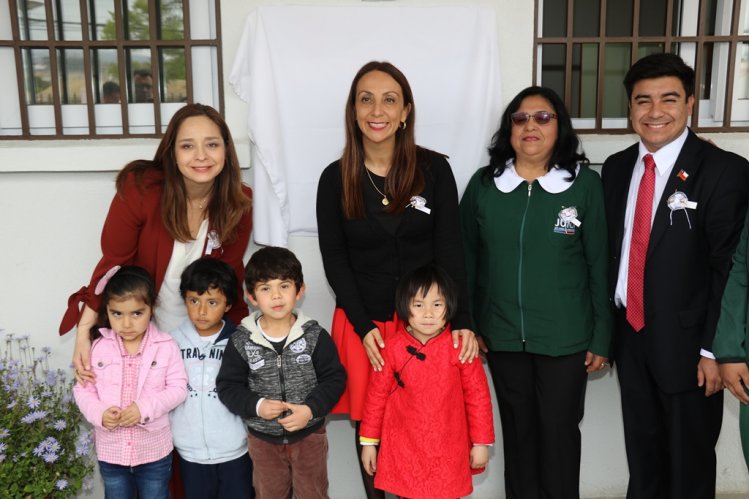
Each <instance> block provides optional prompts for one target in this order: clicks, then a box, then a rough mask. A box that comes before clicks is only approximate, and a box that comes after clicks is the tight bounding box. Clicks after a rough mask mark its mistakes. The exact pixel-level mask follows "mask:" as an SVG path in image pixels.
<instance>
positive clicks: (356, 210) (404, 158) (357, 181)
mask: <svg viewBox="0 0 749 499" xmlns="http://www.w3.org/2000/svg"><path fill="white" fill-rule="evenodd" d="M372 71H382V72H383V73H387V74H388V75H390V76H391V77H392V78H393V79H394V80H395V81H396V83H398V85H400V87H401V91H402V92H403V105H404V106H409V105H410V106H411V110H410V112H409V113H408V116H407V117H406V129H405V130H403V129H402V128H398V131H397V132H396V133H395V151H394V152H393V162H392V165H391V167H390V171H389V172H388V175H387V177H386V178H385V193H387V195H388V197H389V198H390V201H391V202H390V204H389V205H388V206H387V207H386V208H385V211H386V212H388V213H398V212H401V211H403V210H404V209H405V207H406V205H407V204H408V201H409V199H411V196H413V195H415V194H418V193H419V192H421V191H422V189H423V188H424V175H423V172H422V171H421V169H420V168H418V162H419V158H418V156H420V154H419V151H418V149H419V148H418V147H417V146H416V139H415V138H414V122H415V120H416V108H415V107H414V99H413V92H412V91H411V86H410V85H409V84H408V80H407V79H406V77H405V76H404V75H403V73H401V71H400V70H399V69H398V68H396V67H395V66H393V65H392V64H390V63H389V62H384V61H371V62H368V63H367V64H365V65H364V66H362V67H361V69H360V70H359V71H358V72H357V73H356V76H354V80H353V81H352V82H351V89H350V90H349V94H348V100H347V101H346V119H345V121H346V146H345V147H344V149H343V155H342V156H341V182H342V184H343V185H342V187H343V200H342V204H343V214H344V216H345V217H346V218H349V219H351V218H362V217H363V216H364V195H363V193H362V188H361V179H362V175H363V174H364V168H365V166H364V145H363V142H362V132H361V130H360V129H359V125H358V124H357V123H356V86H357V85H358V84H359V80H361V79H362V77H363V76H364V75H366V74H367V73H370V72H372Z"/></svg>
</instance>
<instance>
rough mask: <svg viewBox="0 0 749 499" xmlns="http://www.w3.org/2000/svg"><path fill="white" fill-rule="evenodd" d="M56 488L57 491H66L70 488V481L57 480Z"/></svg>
mask: <svg viewBox="0 0 749 499" xmlns="http://www.w3.org/2000/svg"><path fill="white" fill-rule="evenodd" d="M55 486H56V487H57V490H65V488H66V487H67V486H68V481H67V480H65V479H60V480H57V483H56V484H55Z"/></svg>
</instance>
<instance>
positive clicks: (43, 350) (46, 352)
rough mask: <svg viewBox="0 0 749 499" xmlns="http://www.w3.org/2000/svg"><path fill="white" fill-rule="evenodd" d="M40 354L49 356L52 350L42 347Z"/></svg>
mask: <svg viewBox="0 0 749 499" xmlns="http://www.w3.org/2000/svg"><path fill="white" fill-rule="evenodd" d="M42 352H43V353H45V354H47V355H49V354H50V353H52V349H51V348H49V347H42Z"/></svg>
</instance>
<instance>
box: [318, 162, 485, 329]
mask: <svg viewBox="0 0 749 499" xmlns="http://www.w3.org/2000/svg"><path fill="white" fill-rule="evenodd" d="M419 160H420V163H419V166H420V168H422V169H423V173H424V190H423V191H422V192H421V193H419V195H420V196H421V197H423V198H424V199H425V200H426V207H428V208H430V209H431V212H430V213H428V214H427V213H425V212H423V211H419V210H416V209H414V208H407V209H406V210H405V211H404V212H403V215H402V217H401V220H400V223H399V224H398V227H397V229H396V230H395V233H394V234H391V233H389V232H388V231H387V230H386V229H385V228H384V227H383V226H382V224H381V223H380V222H379V221H378V220H377V217H376V215H374V214H372V213H370V212H367V214H366V216H365V217H364V218H359V219H353V220H348V219H346V218H345V217H344V215H343V208H342V206H341V200H342V199H343V189H342V185H341V167H340V161H335V162H333V163H331V164H330V165H328V167H327V168H325V170H324V171H323V173H322V175H321V176H320V182H319V183H318V186H317V230H318V240H319V244H320V253H321V254H322V261H323V266H324V268H325V275H326V277H327V278H328V283H329V284H330V287H331V288H332V289H333V292H334V293H335V295H336V305H337V306H338V307H341V308H342V309H343V311H344V312H346V316H347V318H348V320H349V321H350V322H351V323H352V324H353V326H354V330H355V331H356V332H357V333H358V334H359V335H360V336H361V337H364V335H366V334H367V333H368V332H369V331H370V330H371V329H372V328H374V327H375V325H374V324H373V323H372V321H373V320H375V321H382V322H384V321H388V320H391V319H392V318H393V313H394V312H395V289H396V287H397V285H398V281H399V280H400V278H401V277H402V276H403V275H405V274H407V273H408V272H411V271H412V270H415V269H417V268H419V267H422V266H424V265H427V264H429V263H435V264H437V265H439V266H441V267H442V268H444V269H445V270H446V271H447V273H448V274H449V275H450V277H452V278H453V280H454V281H455V282H456V285H457V286H458V290H459V299H458V310H457V314H456V315H455V317H454V318H453V320H452V328H453V329H463V328H469V329H470V328H471V319H470V314H469V312H468V288H467V287H466V278H465V261H464V259H463V241H462V239H461V237H460V216H459V213H458V188H457V187H456V185H455V177H454V176H453V173H452V170H451V168H450V164H449V163H448V162H447V159H446V158H445V157H444V156H443V155H441V154H439V153H436V152H433V151H429V150H427V149H422V148H419ZM364 178H365V179H366V177H364ZM364 182H367V180H364ZM363 187H366V183H365V184H363Z"/></svg>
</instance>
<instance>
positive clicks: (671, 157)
mask: <svg viewBox="0 0 749 499" xmlns="http://www.w3.org/2000/svg"><path fill="white" fill-rule="evenodd" d="M688 135H689V128H684V131H683V132H682V133H681V135H679V136H678V137H677V138H675V139H674V140H672V141H671V142H669V143H668V144H666V145H665V146H663V147H661V148H660V149H658V150H657V151H655V152H654V153H651V152H650V151H648V150H647V149H646V148H645V145H644V144H643V143H642V140H640V149H639V153H638V156H637V163H636V164H637V165H641V164H643V162H642V158H644V157H645V155H646V154H652V155H653V161H655V168H656V169H657V170H658V175H660V176H663V175H664V174H667V173H668V172H669V171H670V170H671V168H672V167H673V165H674V164H675V163H676V159H677V158H678V157H679V154H680V153H681V148H682V147H684V142H686V141H687V136H688Z"/></svg>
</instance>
